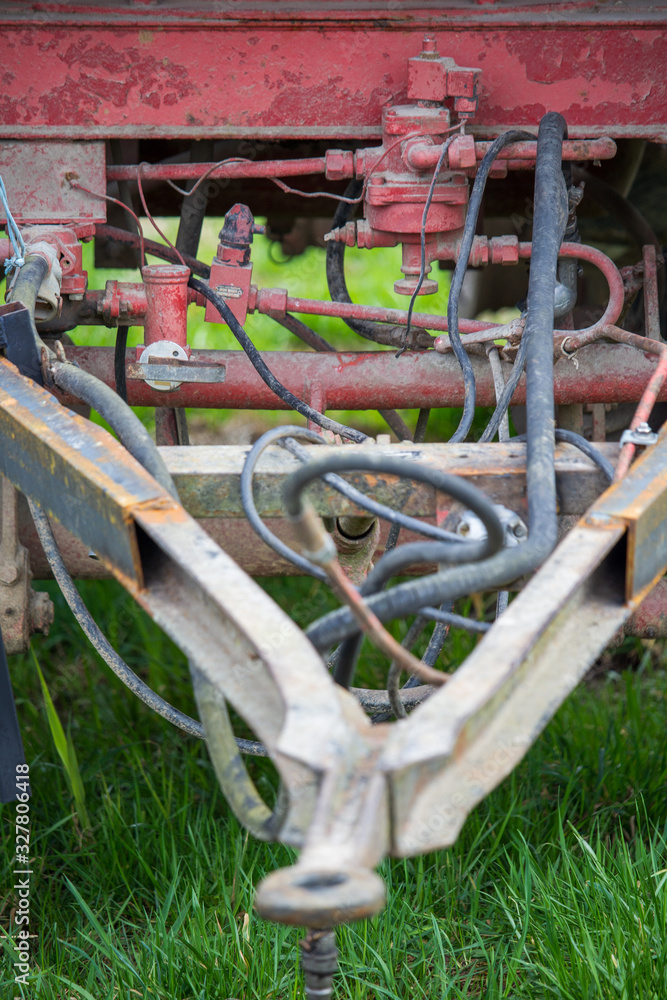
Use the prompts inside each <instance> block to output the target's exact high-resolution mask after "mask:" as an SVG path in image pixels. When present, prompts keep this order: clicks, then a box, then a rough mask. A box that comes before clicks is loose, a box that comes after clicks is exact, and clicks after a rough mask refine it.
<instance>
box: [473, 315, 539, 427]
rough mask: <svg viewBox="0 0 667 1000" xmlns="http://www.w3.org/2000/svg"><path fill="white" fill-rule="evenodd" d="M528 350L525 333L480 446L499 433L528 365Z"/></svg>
mask: <svg viewBox="0 0 667 1000" xmlns="http://www.w3.org/2000/svg"><path fill="white" fill-rule="evenodd" d="M527 350H528V341H527V340H526V337H525V333H524V335H523V336H522V337H521V343H520V344H519V350H518V351H517V352H516V357H515V358H514V364H513V365H512V371H511V372H510V377H509V378H508V379H507V382H506V383H505V387H504V389H503V391H502V392H501V394H500V396H499V398H498V401H497V403H496V408H495V410H494V411H493V413H492V414H491V419H490V420H489V422H488V424H487V425H486V427H485V428H484V433H483V434H482V436H481V438H480V439H479V441H480V444H485V443H486V442H487V441H492V440H493V438H494V437H495V436H496V434H497V432H498V428H499V427H500V424H501V422H502V419H503V417H504V416H505V414H506V413H507V411H508V409H509V405H510V403H511V401H512V396H513V395H514V391H515V389H516V387H517V386H518V384H519V379H520V378H521V376H522V375H523V369H524V367H525V364H526V351H527Z"/></svg>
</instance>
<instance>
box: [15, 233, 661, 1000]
mask: <svg viewBox="0 0 667 1000" xmlns="http://www.w3.org/2000/svg"><path fill="white" fill-rule="evenodd" d="M216 228H217V225H216V223H211V224H210V225H208V226H207V229H206V232H205V234H204V240H203V246H202V251H201V254H200V256H202V257H203V258H204V259H210V257H211V256H212V253H213V250H214V247H215V232H216ZM172 235H173V233H172ZM256 260H257V269H256V275H257V277H258V280H259V282H260V283H261V284H276V285H284V286H286V287H288V288H289V289H290V291H292V292H294V293H295V294H299V293H300V294H308V295H312V296H313V297H326V293H325V289H324V283H323V276H322V275H323V268H322V256H321V253H318V252H317V251H314V250H313V251H309V252H308V253H307V254H306V255H305V257H304V258H300V259H297V260H294V261H291V262H289V263H287V264H284V265H278V264H275V263H272V262H271V261H270V259H269V256H268V248H267V246H266V244H265V243H264V242H263V241H261V240H258V241H257V244H256ZM374 260H375V261H376V262H377V261H378V260H379V261H380V264H379V267H378V268H377V269H374V271H373V272H372V273H371V274H369V273H368V267H367V257H366V256H365V253H364V252H363V251H361V252H359V253H358V254H356V255H355V254H351V255H350V256H349V261H348V263H349V281H350V287H351V290H352V292H353V296H355V297H357V298H358V299H359V300H360V301H361V300H362V299H363V301H367V302H375V303H382V302H385V303H386V304H388V305H389V304H399V305H404V304H405V303H404V301H403V300H400V299H397V297H394V296H393V295H391V294H390V293H388V292H387V291H386V289H387V287H390V286H391V283H392V282H393V280H394V279H395V277H396V276H397V275H398V266H399V260H398V259H397V255H396V254H392V252H391V251H388V252H386V253H385V252H381V251H377V252H374ZM106 277H119V278H126V279H127V278H130V279H131V278H132V273H131V272H129V273H127V274H123V273H120V274H119V273H116V274H115V275H109V274H108V273H107V274H105V273H98V274H97V275H96V276H91V284H92V286H93V287H99V286H100V285H101V284H103V281H104V279H105V278H106ZM443 277H444V276H443ZM445 291H446V287H445V284H444V283H443V289H442V292H441V298H440V299H439V300H435V301H434V300H433V299H432V300H431V301H430V303H429V304H430V305H431V306H432V308H435V309H441V308H442V306H443V301H444V299H443V298H442V296H444V293H445ZM427 301H428V300H427ZM426 304H427V302H425V303H424V305H425V306H426ZM313 326H315V327H316V328H317V329H318V331H319V332H321V333H322V334H323V335H325V336H327V337H329V338H330V339H331V340H332V341H333V342H334V343H335V344H336V346H338V347H341V348H342V347H348V348H350V349H359V348H360V347H362V346H363V347H366V346H367V345H366V344H365V342H363V343H362V342H360V340H359V338H357V337H355V335H354V334H352V333H350V332H349V331H347V330H346V329H345V328H344V327H343V326H342V324H337V323H336V322H335V321H327V320H317V321H314V322H313ZM191 330H192V343H193V345H194V346H196V347H225V348H233V347H235V346H236V345H235V343H234V342H233V341H232V339H231V338H230V336H229V333H228V331H227V330H226V329H225V328H224V327H206V326H205V325H204V324H203V323H202V322H201V318H199V319H197V317H196V315H195V314H194V312H193V313H192V317H191ZM248 330H249V332H250V333H251V335H252V336H253V338H254V339H255V341H256V342H257V344H258V346H260V347H261V348H264V349H266V348H279V349H294V348H296V347H298V346H299V343H298V342H297V341H296V340H295V339H294V338H292V337H291V335H289V334H288V333H287V332H286V331H283V330H282V329H281V328H280V327H278V326H276V325H275V324H273V323H271V321H270V320H268V319H266V318H263V317H253V318H251V319H250V320H249V322H248ZM74 337H75V340H77V342H84V341H85V342H88V343H112V342H113V332H112V331H103V330H91V329H87V330H81V331H77V333H75V335H74ZM138 339H139V333H138V331H135V332H134V333H133V341H132V342H135V343H136V342H138ZM222 416H224V415H222ZM409 416H410V419H414V414H410V415H409ZM144 417H145V419H146V420H147V421H148V422H150V419H151V414H150V412H149V411H146V412H145V413H144ZM285 417H286V415H281V417H280V418H279V419H284V418H285ZM263 418H264V419H266V420H267V422H270V421H272V420H276V415H275V414H272V415H271V414H266V415H263ZM207 419H210V421H211V424H212V426H213V427H217V426H218V425H219V421H220V419H221V415H219V414H218V415H215V416H213V415H211V416H209V417H208V418H207ZM290 419H291V418H290ZM344 419H347V420H354V421H355V422H356V423H357V426H364V427H365V428H368V429H371V430H374V431H375V432H377V431H379V430H382V429H383V426H382V424H381V422H380V421H379V418H374V417H373V416H372V415H371V416H366V415H364V416H363V419H362V420H360V419H358V418H357V417H356V416H355V415H353V414H345V415H344ZM455 419H456V415H455V414H452V413H451V412H449V413H442V414H438V415H435V417H434V420H433V423H432V425H431V435H432V437H433V439H438V438H442V437H443V436H445V435H446V432H447V430H448V428H449V429H451V425H452V423H453V421H454V420H455ZM264 585H265V587H266V589H267V590H268V592H269V593H270V594H271V595H272V596H273V597H274V599H276V600H277V601H278V602H279V603H280V604H281V605H282V606H283V607H285V608H286V609H287V610H289V609H296V612H297V613H296V618H297V619H298V622H299V624H300V625H305V624H307V622H308V620H309V619H308V615H309V614H312V613H314V612H312V611H310V610H309V609H311V608H315V607H317V610H318V613H321V612H322V610H325V609H326V607H327V606H328V604H327V602H329V601H330V600H331V599H330V597H328V596H325V598H324V600H323V601H318V600H317V597H318V588H319V584H316V583H313V582H312V581H308V580H293V581H285V580H273V581H265V584H264ZM48 589H49V590H50V592H51V594H52V596H53V598H54V600H55V602H56V622H57V625H56V627H55V628H54V629H53V630H52V633H51V635H50V636H49V637H47V638H44V637H37V638H36V639H35V640H34V651H35V653H36V656H37V660H38V662H39V664H40V667H41V670H42V672H43V675H44V680H45V684H46V686H47V688H48V691H49V693H50V696H51V699H52V702H53V708H54V711H55V713H57V716H58V718H59V720H60V724H61V726H60V728H58V725H56V723H55V721H54V716H53V713H51V712H50V711H49V708H48V706H47V705H46V704H45V702H44V694H43V690H42V686H41V683H40V678H39V676H38V672H37V669H36V667H35V664H34V662H33V659H32V658H31V657H30V656H23V657H14V658H13V660H12V663H11V670H12V677H13V683H14V689H15V692H16V696H17V703H18V712H19V717H20V720H21V724H22V728H23V733H24V739H25V746H26V755H27V760H28V761H29V763H30V778H31V784H32V792H33V798H32V800H31V823H32V826H31V835H32V844H33V851H32V858H33V863H32V868H33V875H32V880H31V892H32V894H31V910H30V915H31V924H30V930H31V933H32V934H33V935H34V937H32V938H31V949H32V953H31V972H30V977H29V985H28V986H27V987H25V988H23V987H17V986H14V984H13V969H12V961H13V959H14V957H15V952H14V948H13V944H12V935H13V934H14V932H15V925H14V919H13V916H14V909H13V908H14V907H15V905H16V897H15V895H14V892H13V890H12V886H13V876H12V870H13V867H14V835H13V819H14V814H15V807H14V806H13V805H12V804H10V805H7V806H4V807H0V812H1V813H2V830H3V838H2V850H1V852H0V866H1V868H2V875H1V878H0V935H1V937H0V941H1V943H2V946H3V957H4V962H3V964H2V970H1V972H0V998H1V1000H5V998H7V1000H9V998H13V997H18V996H21V997H25V998H28V997H29V998H33V997H36V998H39V1000H42V998H44V1000H65V998H73V1000H74V998H77V1000H78V998H81V1000H91V998H94V1000H134V998H138V1000H141V998H145V1000H149V998H150V1000H195V998H196V1000H204V998H206V1000H226V998H228V997H235V998H239V1000H255V998H256V1000H269V998H271V1000H295V998H296V997H299V996H301V995H302V986H301V981H300V974H299V971H298V940H299V937H300V936H301V934H300V933H299V932H298V931H296V930H292V929H289V928H283V927H279V926H276V925H273V924H269V923H265V922H264V921H262V920H261V919H259V918H258V917H257V915H256V914H255V913H254V912H253V896H254V890H255V887H256V885H257V883H258V882H259V881H260V879H261V878H262V877H263V875H264V874H266V873H268V872H270V871H272V870H274V869H275V868H276V867H278V866H282V865H285V864H289V863H290V862H291V860H292V859H293V857H294V854H293V852H292V851H290V850H289V849H288V848H285V847H284V846H281V845H266V844H260V843H258V842H255V841H253V840H251V839H250V838H249V837H248V836H247V834H246V833H245V832H244V831H243V829H241V828H240V827H239V825H238V824H237V822H236V821H235V819H234V818H233V817H232V816H231V815H230V813H229V811H228V809H227V808H226V806H225V803H224V800H223V798H222V796H221V793H220V792H219V791H218V788H217V784H216V781H215V777H214V775H213V771H212V767H211V765H210V763H209V761H208V758H207V755H206V752H205V749H204V747H203V746H202V745H201V744H200V743H199V742H197V741H196V740H194V739H191V738H189V737H184V736H182V735H181V734H179V733H178V732H177V731H175V730H174V729H173V728H172V727H170V726H169V725H168V724H167V723H165V722H163V721H162V720H161V719H159V718H157V717H155V716H153V715H151V714H150V713H149V712H148V710H147V709H145V708H144V706H143V705H141V704H140V703H139V702H138V701H137V700H136V699H134V698H133V697H132V696H131V695H130V694H128V693H127V692H126V691H125V689H124V688H123V687H122V685H121V684H120V682H119V681H118V680H117V679H116V678H115V677H114V676H113V675H111V674H110V672H109V671H108V670H107V669H106V668H105V667H104V666H103V664H102V663H101V662H100V661H99V659H98V658H97V657H96V656H95V654H94V653H93V652H92V651H91V649H90V648H89V647H88V646H87V644H86V642H85V640H84V638H83V636H82V634H81V633H80V631H79V629H78V626H76V624H75V623H74V622H73V620H72V617H71V615H70V614H69V611H68V609H67V608H66V606H65V604H64V601H63V600H62V598H61V597H60V595H59V594H58V593H57V589H56V588H55V586H54V585H53V584H49V585H48ZM81 591H82V594H83V596H84V599H85V600H86V601H87V603H88V604H89V606H90V608H91V610H92V611H93V614H94V615H95V617H96V619H97V620H98V621H99V623H100V625H101V626H102V628H103V629H104V630H105V631H106V633H107V634H108V635H109V637H110V638H111V640H112V642H113V643H114V645H115V646H116V647H117V649H118V650H119V652H120V653H121V655H123V656H124V658H125V659H126V660H127V662H128V663H129V664H130V665H131V666H132V667H133V668H134V669H136V670H137V671H138V672H139V673H140V674H141V675H142V676H143V677H144V678H145V679H146V680H147V682H148V683H149V684H150V685H151V686H152V687H153V688H154V689H155V690H157V691H158V692H159V693H160V694H162V695H163V696H164V697H166V698H167V699H168V700H170V701H171V702H172V703H173V704H175V705H177V706H178V707H179V708H181V709H182V710H184V711H186V712H189V713H191V714H193V713H194V712H195V707H194V703H193V698H192V691H191V687H190V682H189V677H188V670H187V664H186V662H185V659H184V657H183V656H182V654H181V653H180V652H179V650H178V649H176V648H175V647H174V646H173V645H172V644H171V643H170V642H169V640H167V639H166V638H165V636H164V635H163V634H162V633H161V632H160V631H159V629H157V628H156V627H155V626H154V625H153V623H152V622H150V620H148V619H147V618H146V616H145V615H143V613H141V612H139V611H138V610H137V608H136V606H135V605H134V603H133V602H132V600H131V599H130V598H129V597H128V596H127V595H126V594H125V593H124V592H123V591H122V589H121V588H120V587H119V586H118V585H116V584H114V583H85V584H82V585H81ZM462 610H463V609H462ZM405 629H406V624H405V623H397V624H396V625H395V626H394V632H395V634H396V635H397V636H398V637H400V636H401V635H402V634H404V631H405ZM424 641H425V640H424ZM473 642H474V640H473V639H472V638H471V637H469V636H466V635H461V634H460V633H459V634H455V635H453V636H452V637H451V639H450V641H449V642H448V644H447V647H446V654H445V661H444V662H445V665H446V666H449V667H455V666H456V665H457V664H458V663H459V662H460V661H461V659H462V658H463V657H464V656H465V655H466V654H467V653H468V652H469V650H470V648H471V645H472V643H473ZM663 658H664V650H663V648H662V647H661V646H660V645H659V644H653V645H652V644H650V643H646V644H642V643H639V642H636V641H631V640H626V641H625V643H624V644H623V645H622V646H621V647H620V649H618V650H617V651H616V652H615V654H614V656H613V659H612V660H609V658H608V664H607V665H609V663H610V662H611V663H612V664H613V666H614V668H615V669H614V670H613V671H612V672H611V673H601V674H600V675H599V677H598V679H597V680H595V681H594V682H593V681H591V682H588V683H586V684H584V685H582V686H581V687H580V688H579V689H578V690H577V691H576V692H575V694H574V695H573V696H572V697H571V698H570V699H569V701H568V702H567V703H566V704H565V705H564V706H563V707H562V708H561V710H560V711H559V713H558V714H557V716H556V718H555V719H554V720H553V722H552V723H551V724H550V725H549V727H548V728H547V729H546V731H545V733H544V734H543V736H542V737H541V739H539V740H538V741H537V743H536V744H535V746H534V747H533V748H532V749H531V751H530V753H529V754H528V755H527V757H526V759H525V760H524V761H523V763H522V764H521V765H520V766H519V767H518V768H517V769H516V771H515V772H514V773H513V774H512V775H511V777H510V778H508V779H507V780H506V781H505V782H504V783H503V784H502V785H501V786H500V788H498V789H497V790H496V791H495V792H494V793H493V794H492V795H491V796H489V797H488V799H486V800H485V801H484V802H483V803H482V804H481V805H480V806H479V807H478V808H477V809H476V810H475V811H474V813H473V814H472V815H471V817H470V818H469V820H468V821H467V823H466V824H465V827H464V829H463V832H462V834H461V836H460V838H459V840H458V842H457V844H456V845H455V846H454V847H453V848H452V849H450V850H447V851H441V852H437V853H433V854H429V855H426V856H423V857H418V858H415V859H410V860H390V861H386V862H384V863H383V865H382V867H381V874H382V876H383V877H384V878H385V880H386V882H387V885H388V904H387V908H386V909H385V911H384V912H383V913H382V914H380V915H379V916H378V917H376V918H375V919H373V920H371V921H365V922H362V923H360V924H356V925H351V926H349V927H344V928H342V929H341V930H340V932H339V935H338V938H339V946H340V952H341V975H340V976H339V977H338V980H337V986H336V994H335V995H336V997H337V998H338V1000H348V998H349V1000H352V998H354V1000H366V998H390V1000H392V998H396V1000H407V998H410V1000H420V998H429V1000H432V998H433V1000H436V998H437V1000H440V998H452V1000H454V998H480V1000H481V998H484V1000H496V998H498V1000H500V998H508V1000H509V998H513V1000H520V998H521V1000H524V998H525V1000H542V998H544V1000H552V998H557V1000H598V998H610V1000H611V998H622V1000H664V998H665V997H666V996H667V954H666V951H667V948H666V944H665V940H666V937H665V918H666V916H667V912H666V910H667V897H666V893H667V887H666V886H667V810H666V808H665V801H666V796H665V792H666V785H667V780H666V775H667V737H666V733H667V726H666V723H667V676H666V675H665V674H664V673H663V672H662V671H661V666H662V661H663ZM626 668H628V669H626ZM629 668H632V669H629ZM362 671H363V678H362V679H363V680H364V681H365V682H366V683H368V684H369V685H371V686H374V685H381V684H382V683H383V678H384V676H385V671H386V664H385V663H384V662H383V660H382V658H381V657H380V656H379V655H378V654H376V653H373V651H371V650H368V651H366V653H365V655H364V660H363V664H362ZM65 733H66V734H67V736H66V737H65V735H64V734H65ZM52 734H55V735H56V737H57V742H58V744H59V746H58V747H57V746H56V745H55V744H54V740H53V736H52ZM63 739H64V740H65V743H63ZM67 740H69V742H70V743H71V746H72V748H73V750H74V752H75V756H74V757H73V756H72V755H71V754H70V751H69V750H68V749H67V747H66V743H67ZM72 760H76V761H78V767H77V769H76V770H77V772H78V775H79V777H80V781H81V786H82V789H78V793H77V794H78V797H79V804H80V802H81V801H84V799H85V810H86V814H87V816H88V818H89V821H90V825H91V828H90V830H88V831H87V830H85V829H84V824H82V823H81V822H80V821H79V814H80V809H79V808H78V806H77V802H76V801H75V798H74V796H73V794H72V789H73V784H72V773H74V771H73V769H72V764H71V762H72ZM249 766H250V769H251V773H252V776H253V778H254V780H255V781H256V783H257V784H258V787H259V788H260V789H261V791H262V792H263V794H264V795H265V797H266V798H267V799H268V800H271V798H272V796H273V795H274V794H275V781H274V773H273V770H272V768H271V767H270V765H268V764H267V763H266V762H263V761H261V760H260V761H256V760H255V761H251V762H250V765H249ZM68 767H69V771H68ZM82 796H83V799H82Z"/></svg>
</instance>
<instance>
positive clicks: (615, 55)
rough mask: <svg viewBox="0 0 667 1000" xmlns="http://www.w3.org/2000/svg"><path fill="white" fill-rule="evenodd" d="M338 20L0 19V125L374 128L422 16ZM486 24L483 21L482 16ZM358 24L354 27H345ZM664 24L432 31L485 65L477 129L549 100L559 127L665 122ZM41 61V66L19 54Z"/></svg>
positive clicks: (415, 43)
mask: <svg viewBox="0 0 667 1000" xmlns="http://www.w3.org/2000/svg"><path fill="white" fill-rule="evenodd" d="M376 23H377V25H378V26H377V27H376V26H375V25H372V26H369V24H368V20H367V19H365V20H364V21H363V22H361V21H360V22H359V25H356V24H355V22H354V21H350V20H349V19H348V20H345V21H343V20H341V21H339V22H338V23H333V24H331V23H329V24H328V25H327V27H326V28H321V27H318V28H315V27H311V26H310V25H309V24H308V22H303V23H301V24H300V25H299V31H298V35H297V33H296V32H295V31H294V30H293V28H294V21H293V22H292V23H291V24H289V25H285V24H284V22H283V23H281V22H280V21H275V22H271V23H270V24H268V25H266V24H262V25H259V26H258V27H257V30H256V32H254V33H251V34H249V26H248V24H247V23H243V24H236V25H229V24H222V23H212V24H210V25H207V26H206V27H202V26H197V25H196V24H188V25H187V30H186V27H185V23H179V22H178V20H175V19H174V18H172V19H171V20H169V19H167V23H165V25H164V27H163V29H162V30H155V28H154V26H151V27H150V28H149V27H147V26H142V22H141V19H140V18H139V17H137V19H136V23H135V24H134V25H132V24H131V21H130V22H129V23H128V18H127V16H126V17H125V20H124V21H123V23H122V25H120V26H118V27H110V26H108V25H106V24H105V25H103V26H102V25H99V24H86V23H85V20H83V21H82V22H81V23H73V24H72V25H69V26H67V27H60V26H58V25H53V24H40V22H39V21H38V20H37V19H35V20H34V21H33V22H32V23H31V24H25V23H24V24H17V25H11V24H10V25H6V26H5V27H4V29H3V33H2V37H1V38H0V55H1V57H2V66H3V77H2V79H3V90H2V94H1V96H0V123H1V124H0V135H6V136H10V135H13V136H16V137H18V136H22V137H27V136H30V135H39V136H40V137H41V138H43V137H44V132H43V130H44V128H45V127H48V128H49V130H50V135H51V137H53V138H55V137H58V136H60V137H71V138H73V137H75V136H78V137H95V136H113V135H117V136H120V135H126V136H165V137H166V136H176V135H183V136H186V135H203V134H206V133H208V134H210V131H211V130H212V129H213V130H215V134H216V135H218V136H225V135H233V136H235V137H239V136H243V135H245V136H252V135H256V136H265V137H267V138H268V137H271V138H278V137H281V136H295V137H297V136H313V137H340V138H344V137H360V138H361V137H365V138H368V137H373V136H379V133H380V119H381V113H382V108H383V106H384V105H385V104H387V103H388V102H393V103H400V102H401V100H403V99H404V98H405V90H406V83H407V68H406V53H410V52H413V51H414V52H418V51H419V50H420V47H421V37H422V33H423V28H421V27H418V28H410V29H406V28H405V26H404V25H401V24H397V23H396V22H394V23H392V24H385V23H384V22H376ZM482 23H484V22H482ZM351 28H356V30H350V29H351ZM666 34H667V32H666V30H665V27H664V25H659V26H658V27H657V28H656V25H655V23H653V24H646V25H645V26H642V25H641V24H640V25H636V26H634V27H632V28H630V27H624V26H623V24H622V22H616V23H614V24H607V25H601V26H597V25H596V26H595V27H591V24H590V23H586V24H576V23H570V24H568V25H563V23H562V22H559V23H557V24H556V25H554V24H553V23H548V22H547V19H546V17H545V23H544V24H543V25H542V26H540V27H535V26H534V25H531V24H527V25H526V24H521V23H516V24H507V25H503V26H502V27H500V26H499V27H498V28H497V29H496V30H489V29H488V28H484V27H481V26H479V22H477V23H476V25H475V26H473V27H470V26H468V28H467V30H461V28H460V27H459V26H457V30H451V29H450V30H438V31H437V32H436V35H437V40H438V47H439V50H440V52H441V53H443V54H452V55H454V56H455V57H456V59H457V62H458V63H459V64H460V65H476V66H480V67H481V68H482V90H481V100H480V108H479V113H478V115H477V116H476V119H475V126H476V127H477V128H478V129H479V130H480V132H481V133H482V134H485V132H493V131H497V130H498V129H499V128H504V127H506V126H517V125H531V124H534V123H535V122H536V121H537V120H538V119H539V118H540V117H541V116H542V115H543V114H544V113H545V111H547V110H557V111H561V112H562V113H563V114H564V115H565V117H566V118H567V121H568V125H569V126H570V134H571V135H581V134H585V133H587V134H591V135H592V134H602V133H608V134H610V135H612V136H624V135H641V136H647V137H652V138H654V139H659V138H660V137H666V136H667V116H666V114H665V108H666V107H667V100H666V99H665V98H666V97H667V93H666V91H667V83H666V81H665V76H664V73H663V68H664V52H665V47H666V46H665V41H666V38H665V36H666ZM35 61H38V64H39V70H40V71H39V73H33V72H30V73H27V71H26V67H27V66H29V65H33V64H34V62H35Z"/></svg>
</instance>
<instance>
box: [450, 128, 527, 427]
mask: <svg viewBox="0 0 667 1000" xmlns="http://www.w3.org/2000/svg"><path fill="white" fill-rule="evenodd" d="M533 138H534V136H533V135H531V134H530V133H529V132H522V131H519V130H514V129H513V130H511V131H509V132H503V134H502V135H499V136H498V138H497V139H494V141H493V142H492V143H491V145H490V146H489V148H488V150H487V151H486V153H485V154H484V158H483V160H482V162H481V163H480V165H479V167H478V169H477V174H476V176H475V183H474V184H473V188H472V194H471V195H470V202H469V204H468V211H467V213H466V221H465V225H464V227H463V236H462V237H461V246H460V248H459V254H458V258H457V261H456V267H455V268H454V274H453V275H452V283H451V285H450V287H449V299H448V301H447V330H448V333H449V342H450V344H451V345H452V350H453V352H454V354H455V356H456V360H457V361H458V363H459V365H460V367H461V373H462V375H463V384H464V388H465V396H464V399H463V413H462V414H461V420H460V423H459V426H458V427H457V429H456V431H455V432H454V434H452V436H451V438H450V441H452V442H457V441H464V440H465V438H466V437H467V436H468V432H469V431H470V428H471V426H472V422H473V419H474V416H475V394H476V390H475V373H474V371H473V367H472V362H471V360H470V358H469V357H468V355H467V353H466V351H465V349H464V347H463V344H462V343H461V335H460V333H459V299H460V296H461V289H462V287H463V279H464V278H465V275H466V271H467V270H468V261H469V259H470V251H471V250H472V245H473V241H474V239H475V230H476V228H477V219H478V217H479V211H480V208H481V207H482V198H483V197H484V188H485V187H486V181H487V178H488V176H489V171H490V170H491V167H492V165H493V162H494V160H495V158H496V157H497V156H498V153H500V151H501V150H502V149H504V147H505V146H507V145H508V144H509V143H511V142H521V141H522V140H523V139H533Z"/></svg>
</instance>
